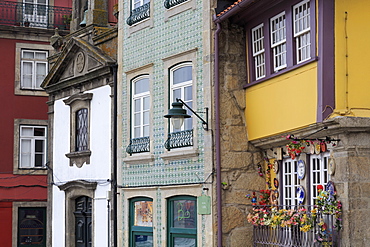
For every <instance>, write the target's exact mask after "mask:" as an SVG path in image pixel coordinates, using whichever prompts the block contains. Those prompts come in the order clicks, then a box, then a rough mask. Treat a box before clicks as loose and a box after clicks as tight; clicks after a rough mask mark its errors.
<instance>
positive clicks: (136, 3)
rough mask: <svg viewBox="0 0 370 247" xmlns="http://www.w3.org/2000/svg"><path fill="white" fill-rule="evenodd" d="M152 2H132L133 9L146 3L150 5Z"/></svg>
mask: <svg viewBox="0 0 370 247" xmlns="http://www.w3.org/2000/svg"><path fill="white" fill-rule="evenodd" d="M149 2H150V0H132V9H136V8H139V7H140V6H143V5H144V4H146V3H149Z"/></svg>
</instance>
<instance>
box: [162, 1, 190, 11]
mask: <svg viewBox="0 0 370 247" xmlns="http://www.w3.org/2000/svg"><path fill="white" fill-rule="evenodd" d="M186 1H188V0H165V1H164V7H165V8H166V9H169V8H172V7H173V6H176V5H179V4H181V3H183V2H186Z"/></svg>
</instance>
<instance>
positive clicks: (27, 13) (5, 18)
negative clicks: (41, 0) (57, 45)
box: [0, 1, 72, 30]
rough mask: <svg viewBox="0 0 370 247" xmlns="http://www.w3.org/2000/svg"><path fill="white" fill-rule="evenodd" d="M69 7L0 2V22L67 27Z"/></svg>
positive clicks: (39, 26) (30, 25)
mask: <svg viewBox="0 0 370 247" xmlns="http://www.w3.org/2000/svg"><path fill="white" fill-rule="evenodd" d="M71 13H72V9H71V8H66V7H57V6H51V5H43V4H31V3H22V2H8V1H1V2H0V24H2V25H12V26H25V27H37V28H46V29H54V28H56V27H58V28H59V29H67V30H68V29H69V17H70V15H71Z"/></svg>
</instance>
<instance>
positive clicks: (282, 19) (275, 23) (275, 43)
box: [270, 11, 287, 72]
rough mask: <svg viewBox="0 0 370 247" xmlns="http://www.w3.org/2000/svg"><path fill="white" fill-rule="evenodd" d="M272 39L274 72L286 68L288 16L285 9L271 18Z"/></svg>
mask: <svg viewBox="0 0 370 247" xmlns="http://www.w3.org/2000/svg"><path fill="white" fill-rule="evenodd" d="M270 37H271V38H270V39H271V49H272V53H273V54H272V59H273V69H274V72H277V71H279V70H282V69H285V68H286V67H287V61H286V52H287V49H286V16H285V11H283V12H281V13H280V14H278V15H275V16H274V17H272V18H271V19H270Z"/></svg>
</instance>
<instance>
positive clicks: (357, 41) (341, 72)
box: [332, 0, 370, 117]
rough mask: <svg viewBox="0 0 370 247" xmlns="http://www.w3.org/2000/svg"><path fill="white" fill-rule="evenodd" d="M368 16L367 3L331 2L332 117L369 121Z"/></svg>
mask: <svg viewBox="0 0 370 247" xmlns="http://www.w3.org/2000/svg"><path fill="white" fill-rule="evenodd" d="M369 13H370V1H369V0H356V1H354V0H352V1H349V0H336V1H335V80H336V84H335V89H336V92H335V93H336V109H335V113H336V114H333V115H332V116H333V117H335V116H338V115H350V116H356V117H370V73H369V72H370V23H369ZM346 37H347V38H346ZM347 74H348V76H347Z"/></svg>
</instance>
